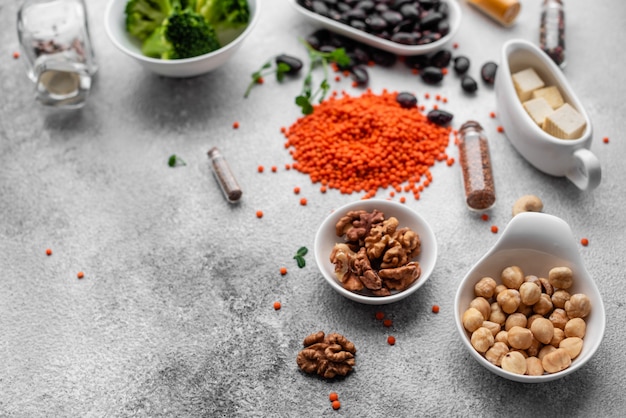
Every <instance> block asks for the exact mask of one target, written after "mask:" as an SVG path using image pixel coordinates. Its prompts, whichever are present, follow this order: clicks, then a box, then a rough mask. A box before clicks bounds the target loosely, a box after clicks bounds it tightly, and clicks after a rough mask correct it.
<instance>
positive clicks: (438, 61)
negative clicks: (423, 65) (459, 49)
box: [430, 49, 452, 68]
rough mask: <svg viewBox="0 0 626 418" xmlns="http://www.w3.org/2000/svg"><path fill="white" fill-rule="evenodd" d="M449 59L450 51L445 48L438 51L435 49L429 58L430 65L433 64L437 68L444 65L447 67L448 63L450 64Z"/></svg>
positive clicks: (450, 57) (450, 56)
mask: <svg viewBox="0 0 626 418" xmlns="http://www.w3.org/2000/svg"><path fill="white" fill-rule="evenodd" d="M451 59H452V52H450V51H449V50H447V49H442V50H440V51H437V52H436V53H435V54H434V55H433V56H432V57H431V58H430V65H433V66H435V67H439V68H444V67H447V66H448V65H450V60H451Z"/></svg>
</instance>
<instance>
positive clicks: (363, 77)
mask: <svg viewBox="0 0 626 418" xmlns="http://www.w3.org/2000/svg"><path fill="white" fill-rule="evenodd" d="M350 75H351V76H352V80H353V81H354V82H355V83H356V85H357V86H366V85H367V83H368V82H369V80H370V77H369V74H368V73H367V69H365V67H363V66H362V65H355V66H354V67H352V69H351V70H350Z"/></svg>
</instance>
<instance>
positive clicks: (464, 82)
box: [461, 74, 478, 93]
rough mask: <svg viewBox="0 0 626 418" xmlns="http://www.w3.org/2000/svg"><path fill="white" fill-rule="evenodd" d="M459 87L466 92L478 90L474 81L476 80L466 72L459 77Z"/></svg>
mask: <svg viewBox="0 0 626 418" xmlns="http://www.w3.org/2000/svg"><path fill="white" fill-rule="evenodd" d="M461 88H462V89H463V90H465V91H466V92H467V93H474V92H475V91H476V90H478V83H476V80H474V79H473V78H472V77H470V76H469V75H467V74H466V75H464V76H463V78H461Z"/></svg>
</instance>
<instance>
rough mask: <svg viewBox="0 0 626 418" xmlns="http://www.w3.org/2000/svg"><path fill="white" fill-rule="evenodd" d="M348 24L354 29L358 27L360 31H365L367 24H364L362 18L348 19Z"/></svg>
mask: <svg viewBox="0 0 626 418" xmlns="http://www.w3.org/2000/svg"><path fill="white" fill-rule="evenodd" d="M350 26H352V27H353V28H354V29H358V30H362V31H365V29H367V25H366V24H365V22H364V21H362V20H358V19H352V20H351V21H350Z"/></svg>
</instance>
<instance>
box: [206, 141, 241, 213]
mask: <svg viewBox="0 0 626 418" xmlns="http://www.w3.org/2000/svg"><path fill="white" fill-rule="evenodd" d="M208 155H209V158H210V159H211V167H212V169H213V174H215V178H216V179H217V182H218V183H219V184H220V187H221V189H222V192H223V193H224V196H225V197H226V200H228V201H229V202H230V203H235V202H237V201H239V199H241V195H242V194H243V192H242V191H241V187H239V184H238V183H237V180H236V179H235V176H233V173H232V171H231V170H230V167H229V166H228V163H227V162H226V159H225V158H224V156H223V155H222V153H221V152H220V151H219V150H218V149H217V148H216V147H213V148H211V149H210V150H209V152H208Z"/></svg>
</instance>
